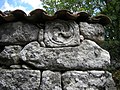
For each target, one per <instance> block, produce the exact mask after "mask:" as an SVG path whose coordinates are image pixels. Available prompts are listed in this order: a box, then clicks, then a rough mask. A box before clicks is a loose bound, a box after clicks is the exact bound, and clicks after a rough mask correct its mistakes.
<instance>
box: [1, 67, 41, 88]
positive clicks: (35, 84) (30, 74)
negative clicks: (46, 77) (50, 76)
mask: <svg viewBox="0 0 120 90" xmlns="http://www.w3.org/2000/svg"><path fill="white" fill-rule="evenodd" d="M40 77H41V76H40V71H38V70H5V69H3V70H0V90H38V88H39V86H40Z"/></svg>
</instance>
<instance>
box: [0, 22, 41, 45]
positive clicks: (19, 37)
mask: <svg viewBox="0 0 120 90" xmlns="http://www.w3.org/2000/svg"><path fill="white" fill-rule="evenodd" d="M38 31H39V28H37V27H36V26H35V25H33V24H28V23H23V22H14V23H13V22H12V23H7V24H3V25H0V45H1V44H2V45H9V44H19V45H21V44H26V43H28V42H30V41H33V40H37V37H38Z"/></svg>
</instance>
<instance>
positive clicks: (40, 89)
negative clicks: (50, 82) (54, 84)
mask: <svg viewBox="0 0 120 90" xmlns="http://www.w3.org/2000/svg"><path fill="white" fill-rule="evenodd" d="M40 71H41V74H40V75H41V77H40V85H39V90H42V88H41V85H42V73H43V71H44V70H40Z"/></svg>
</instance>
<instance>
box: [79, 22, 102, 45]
mask: <svg viewBox="0 0 120 90" xmlns="http://www.w3.org/2000/svg"><path fill="white" fill-rule="evenodd" d="M80 32H81V34H82V35H83V36H84V38H86V39H90V40H93V41H95V42H97V43H99V44H100V43H101V42H103V41H104V28H103V26H102V25H100V24H88V23H86V22H81V23H80Z"/></svg>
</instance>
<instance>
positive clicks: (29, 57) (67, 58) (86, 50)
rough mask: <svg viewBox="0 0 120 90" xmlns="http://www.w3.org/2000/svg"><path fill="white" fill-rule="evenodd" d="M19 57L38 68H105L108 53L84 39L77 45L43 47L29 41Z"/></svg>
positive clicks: (108, 59)
mask: <svg viewBox="0 0 120 90" xmlns="http://www.w3.org/2000/svg"><path fill="white" fill-rule="evenodd" d="M20 58H21V59H22V60H23V61H25V62H26V63H28V64H31V65H33V66H34V67H36V68H38V69H49V70H51V69H55V70H62V69H65V70H66V69H79V70H82V69H106V68H107V66H108V65H109V64H110V55H109V53H108V52H107V51H105V50H103V49H102V48H101V47H99V46H98V45H97V44H96V43H95V42H93V41H90V40H84V41H83V42H82V43H81V45H80V46H77V47H63V48H43V47H40V45H39V43H38V42H31V43H29V44H28V45H26V46H25V47H24V48H23V50H22V51H21V52H20Z"/></svg>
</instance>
